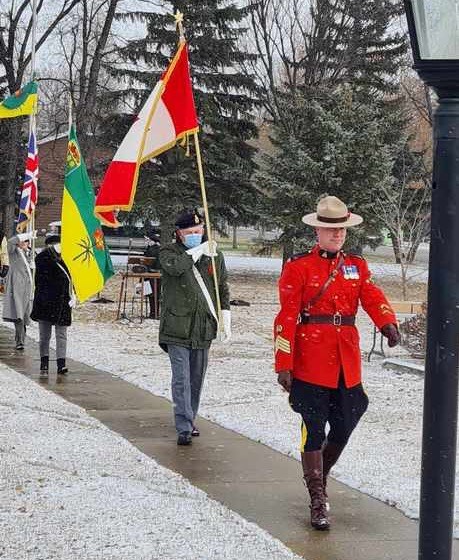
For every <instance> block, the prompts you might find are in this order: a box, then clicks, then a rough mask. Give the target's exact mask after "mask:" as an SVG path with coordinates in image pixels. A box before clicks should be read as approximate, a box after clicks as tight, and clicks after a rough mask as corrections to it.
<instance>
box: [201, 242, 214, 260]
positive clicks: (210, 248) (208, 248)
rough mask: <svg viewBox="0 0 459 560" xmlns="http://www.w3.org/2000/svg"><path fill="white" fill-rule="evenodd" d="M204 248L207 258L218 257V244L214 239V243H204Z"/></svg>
mask: <svg viewBox="0 0 459 560" xmlns="http://www.w3.org/2000/svg"><path fill="white" fill-rule="evenodd" d="M203 245H205V247H204V255H206V257H216V256H217V242H216V241H214V240H213V239H212V241H206V242H205V243H203Z"/></svg>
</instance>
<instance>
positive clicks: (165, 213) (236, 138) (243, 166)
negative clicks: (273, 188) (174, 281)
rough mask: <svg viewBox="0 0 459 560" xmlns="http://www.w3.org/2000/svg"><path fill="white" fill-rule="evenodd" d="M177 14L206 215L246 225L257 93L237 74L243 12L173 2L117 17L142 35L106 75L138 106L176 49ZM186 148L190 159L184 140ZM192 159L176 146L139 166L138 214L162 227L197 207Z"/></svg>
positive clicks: (214, 1) (216, 1) (213, 2)
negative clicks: (185, 48) (142, 29)
mask: <svg viewBox="0 0 459 560" xmlns="http://www.w3.org/2000/svg"><path fill="white" fill-rule="evenodd" d="M176 10H179V11H181V12H182V13H183V14H184V16H185V32H186V36H187V41H188V44H189V57H190V65H191V74H192V81H193V89H194V94H195V101H196V109H197V113H198V118H199V122H200V127H201V131H202V133H201V134H200V140H201V151H202V155H203V162H204V173H205V178H206V185H207V193H208V198H209V203H210V206H211V213H212V215H213V217H216V218H218V219H224V220H227V221H229V222H230V223H236V224H237V223H244V222H248V221H250V220H251V218H252V213H251V210H252V201H253V196H255V190H254V188H253V186H252V185H251V182H250V179H251V176H252V173H253V170H254V162H253V156H254V152H255V149H254V148H253V147H252V146H250V144H248V143H247V141H248V140H249V139H250V138H252V137H254V136H256V133H257V130H256V126H255V124H254V115H253V109H254V107H255V105H256V94H257V89H256V86H255V83H254V80H253V78H251V77H248V76H244V75H243V74H242V73H241V72H240V70H239V68H240V65H241V64H242V63H243V62H244V61H245V60H246V59H247V58H248V57H249V56H250V55H248V54H247V53H246V52H243V51H242V50H241V49H240V48H239V47H238V43H239V40H240V38H241V36H242V35H243V34H244V33H245V29H244V28H243V27H242V22H243V19H244V17H245V16H246V11H245V10H244V9H242V8H239V7H237V5H236V3H234V2H228V1H227V0H201V1H200V2H190V1H184V0H180V1H179V0H177V1H174V2H164V12H162V13H151V12H141V11H137V12H135V13H130V14H127V15H126V14H125V15H122V16H121V17H122V18H124V19H125V20H126V21H129V20H134V21H136V22H141V23H144V24H145V25H146V29H147V33H146V36H145V37H143V38H141V39H137V40H132V41H128V43H127V44H126V46H124V47H123V48H121V49H120V50H119V55H120V56H121V58H122V60H123V64H121V65H119V66H118V67H117V68H116V69H115V70H114V71H113V72H114V74H115V76H116V77H117V78H118V79H119V80H123V81H124V82H125V83H126V82H127V83H128V84H129V87H128V88H127V89H125V90H124V91H122V92H121V95H122V96H123V98H124V99H130V100H132V99H134V100H135V105H136V107H137V108H138V107H140V106H141V104H142V103H143V102H144V101H145V99H146V97H147V96H148V94H149V93H150V91H151V89H152V87H153V86H154V84H155V82H156V81H157V79H158V78H159V77H160V75H161V73H162V72H163V71H164V69H165V68H166V67H167V65H168V63H169V60H170V58H171V56H173V54H174V52H175V50H176V48H177V41H178V34H177V31H176V29H175V25H174V19H173V17H172V16H171V14H173V13H175V12H176ZM141 68H142V69H141ZM118 140H119V139H118ZM189 148H190V149H191V156H193V155H194V154H193V150H194V146H193V144H192V142H191V141H190V146H189ZM195 161H196V160H195V158H194V157H187V156H186V154H185V148H183V147H176V148H174V149H171V150H169V151H168V152H166V153H164V154H162V155H160V156H159V157H158V158H155V160H154V161H152V162H150V163H148V164H145V165H143V166H142V170H141V175H140V180H139V185H138V192H137V196H136V208H137V213H138V214H139V215H144V216H145V217H149V218H157V219H158V218H159V219H160V221H161V222H162V223H163V224H164V227H165V228H166V229H167V228H168V226H169V227H170V222H171V220H172V219H173V217H174V215H175V214H176V212H177V211H178V210H180V209H181V208H183V206H200V205H201V195H200V190H199V182H198V176H197V171H196V163H195Z"/></svg>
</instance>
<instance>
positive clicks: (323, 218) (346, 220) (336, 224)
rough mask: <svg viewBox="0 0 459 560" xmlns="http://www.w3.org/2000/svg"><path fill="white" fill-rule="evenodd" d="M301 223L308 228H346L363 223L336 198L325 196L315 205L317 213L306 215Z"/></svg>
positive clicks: (359, 217) (361, 219)
mask: <svg viewBox="0 0 459 560" xmlns="http://www.w3.org/2000/svg"><path fill="white" fill-rule="evenodd" d="M301 219H302V221H303V222H304V223H305V224H307V225H308V226H314V227H329V228H330V227H331V228H342V227H345V228H348V227H352V226H358V225H359V224H361V223H362V222H363V218H362V216H359V215H358V214H352V213H351V212H349V210H348V209H347V206H346V205H345V204H344V202H343V201H341V200H340V199H339V198H337V197H336V196H325V197H324V198H321V199H320V200H319V202H318V204H317V212H313V213H312V214H306V216H303V217H302V218H301Z"/></svg>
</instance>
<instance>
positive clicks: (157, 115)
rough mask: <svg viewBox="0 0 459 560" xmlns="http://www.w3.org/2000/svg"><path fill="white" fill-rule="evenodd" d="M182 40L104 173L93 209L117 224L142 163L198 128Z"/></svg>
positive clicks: (129, 200)
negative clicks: (117, 216) (118, 213)
mask: <svg viewBox="0 0 459 560" xmlns="http://www.w3.org/2000/svg"><path fill="white" fill-rule="evenodd" d="M198 128H199V127H198V119H197V116H196V108H195V105H194V99H193V90H192V87H191V79H190V67H189V62H188V49H187V45H186V42H185V41H182V42H181V43H180V45H179V48H178V50H177V52H176V54H175V56H174V58H173V59H172V61H171V63H170V64H169V68H168V69H167V70H166V71H165V72H164V74H163V75H162V77H161V79H160V80H159V82H158V83H157V84H156V86H155V88H154V90H153V91H152V92H151V94H150V96H149V97H148V99H147V102H146V103H145V105H144V106H143V107H142V109H141V111H140V113H139V114H138V116H137V119H136V120H135V122H134V123H133V124H132V126H131V128H130V129H129V132H128V133H127V134H126V136H125V137H124V140H123V141H122V143H121V145H120V146H119V148H118V150H117V152H116V154H115V157H114V158H113V161H112V162H111V163H110V165H109V166H108V169H107V171H106V172H105V176H104V179H103V181H102V184H101V186H100V188H99V192H98V194H97V197H96V204H95V208H94V212H95V214H96V216H97V217H98V218H99V219H100V220H101V221H102V222H103V223H104V224H106V225H109V226H112V227H118V226H119V223H118V221H117V219H116V217H115V213H114V212H115V211H117V210H130V209H131V208H132V204H133V202H134V196H135V191H136V186H137V180H138V176H139V169H140V166H141V165H142V163H144V162H145V161H148V160H149V159H151V158H153V157H155V156H157V155H158V154H160V153H162V152H164V151H166V150H168V149H170V148H172V147H173V146H175V144H176V143H177V141H178V140H180V139H182V138H184V137H185V136H187V135H188V134H192V133H193V132H196V131H197V130H198Z"/></svg>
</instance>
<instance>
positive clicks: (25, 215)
mask: <svg viewBox="0 0 459 560" xmlns="http://www.w3.org/2000/svg"><path fill="white" fill-rule="evenodd" d="M37 199H38V147H37V138H36V135H35V119H32V124H31V126H30V136H29V147H28V153H27V161H26V168H25V175H24V184H23V186H22V192H21V200H20V202H19V217H18V223H17V226H16V230H17V231H18V232H21V231H24V230H25V229H26V227H27V225H28V224H29V222H30V220H31V218H32V215H33V212H34V210H35V205H36V204H37Z"/></svg>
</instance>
